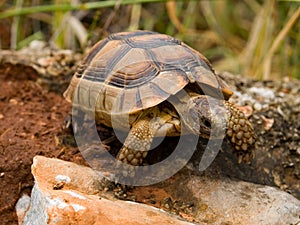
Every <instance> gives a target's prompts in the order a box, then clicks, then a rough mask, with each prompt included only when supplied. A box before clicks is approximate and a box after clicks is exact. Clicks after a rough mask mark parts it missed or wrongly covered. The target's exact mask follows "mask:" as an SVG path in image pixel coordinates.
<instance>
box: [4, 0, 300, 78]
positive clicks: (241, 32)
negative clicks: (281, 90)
mask: <svg viewBox="0 0 300 225" xmlns="http://www.w3.org/2000/svg"><path fill="white" fill-rule="evenodd" d="M299 17H300V1H288V0H286V1H275V0H214V1H204V0H202V1H164V0H114V1H93V2H91V1H80V0H14V1H9V0H0V47H1V48H2V49H5V48H11V49H20V48H22V47H24V46H27V45H28V44H29V43H30V42H31V41H32V40H35V39H38V40H44V41H46V42H48V43H49V44H50V45H51V46H52V47H55V48H68V49H72V50H75V51H83V52H84V51H85V50H86V49H88V47H89V46H91V45H92V44H94V43H95V42H96V41H98V40H99V39H101V38H103V37H105V36H107V35H108V34H110V33H114V32H120V31H127V30H136V29H145V30H153V31H157V32H161V33H166V34H169V35H172V36H174V37H176V38H178V39H180V40H182V41H184V42H186V43H187V44H188V45H190V46H192V47H193V48H195V49H197V50H198V51H200V52H201V53H203V54H204V55H205V56H206V57H207V58H209V59H210V61H211V62H212V64H213V66H214V68H215V69H216V70H219V71H230V72H232V73H234V74H242V75H244V76H250V77H253V78H257V79H279V78H282V77H285V76H288V77H293V78H298V79H300V47H299V46H300V19H299Z"/></svg>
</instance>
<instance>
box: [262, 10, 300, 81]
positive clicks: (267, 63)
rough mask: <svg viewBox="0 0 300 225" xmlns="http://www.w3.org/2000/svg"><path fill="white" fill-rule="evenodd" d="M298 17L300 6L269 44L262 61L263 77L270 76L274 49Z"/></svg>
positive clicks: (267, 77) (299, 15)
mask: <svg viewBox="0 0 300 225" xmlns="http://www.w3.org/2000/svg"><path fill="white" fill-rule="evenodd" d="M299 17H300V7H299V8H298V9H297V11H296V12H295V13H294V14H293V15H292V17H291V18H290V19H289V20H288V22H287V23H286V25H285V26H284V27H283V28H282V30H281V31H280V32H279V34H278V35H277V36H276V38H275V40H274V41H273V43H272V45H271V48H270V49H269V51H268V52H267V54H266V58H265V60H264V63H263V68H264V74H263V78H264V79H269V78H270V71H271V62H272V57H273V55H274V53H275V51H276V50H277V49H278V47H279V45H280V43H281V42H282V41H283V39H284V38H285V37H286V35H287V34H288V32H289V31H290V30H291V28H292V27H293V25H294V24H295V23H296V21H297V20H298V18H299Z"/></svg>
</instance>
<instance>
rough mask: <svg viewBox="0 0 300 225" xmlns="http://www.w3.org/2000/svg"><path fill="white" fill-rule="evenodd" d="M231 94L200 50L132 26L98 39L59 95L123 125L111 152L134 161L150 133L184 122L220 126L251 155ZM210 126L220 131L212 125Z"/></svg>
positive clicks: (190, 126) (244, 122)
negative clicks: (122, 135)
mask: <svg viewBox="0 0 300 225" xmlns="http://www.w3.org/2000/svg"><path fill="white" fill-rule="evenodd" d="M232 94H233V92H232V91H231V90H230V88H229V87H228V85H227V84H226V83H225V81H224V80H222V79H221V77H220V76H218V75H216V73H215V72H214V70H213V68H212V66H211V64H210V62H209V61H208V60H207V59H206V58H205V57H204V56H203V55H202V54H201V53H199V52H197V51H196V50H194V49H192V48H191V47H189V46H188V45H187V44H185V43H183V42H181V41H179V40H177V39H175V38H173V37H171V36H168V35H165V34H160V33H156V32H152V31H134V32H121V33H116V34H111V35H109V36H108V37H107V38H105V39H103V40H101V41H99V42H98V43H96V44H95V45H94V46H93V47H92V48H91V50H90V51H89V53H88V54H87V55H86V57H85V58H84V59H83V61H82V62H81V64H80V65H79V67H78V69H77V71H76V72H75V74H74V76H73V77H72V80H71V82H70V85H69V87H68V88H67V90H66V91H65V93H64V97H65V98H66V100H67V101H69V102H73V106H74V105H75V106H81V107H82V108H83V109H84V110H85V111H87V112H90V111H93V112H94V113H95V114H94V115H95V120H96V122H97V123H100V124H104V125H106V126H109V127H113V128H114V129H120V130H122V129H128V128H129V129H130V131H129V133H128V136H127V138H126V140H125V142H124V143H123V147H122V148H121V150H120V151H119V153H118V155H117V159H118V160H120V161H122V162H125V163H126V164H130V165H133V166H138V165H141V164H142V163H143V160H144V158H145V157H146V156H147V151H148V150H149V149H150V146H151V143H152V142H153V139H154V137H156V136H163V135H167V136H179V135H181V134H182V131H183V129H182V127H183V126H184V127H186V129H185V132H186V133H193V134H196V135H200V136H201V137H204V138H220V137H221V136H222V133H223V132H224V133H225V135H226V137H227V138H228V139H229V140H230V142H231V143H232V145H233V147H234V149H235V152H237V154H238V159H239V162H240V161H246V162H249V160H250V158H251V157H252V155H253V154H252V152H253V151H252V147H251V146H252V145H253V144H254V142H255V134H254V131H253V128H252V126H251V124H250V122H249V121H248V119H247V118H246V116H245V115H244V113H243V112H242V111H240V110H239V109H238V107H236V106H235V105H233V104H232V103H230V102H229V101H228V100H229V98H230V97H231V96H232ZM174 99H175V100H174ZM124 118H127V119H125V122H124ZM222 118H223V119H222ZM212 126H215V127H216V129H215V130H221V131H222V132H214V133H212V132H211V131H212ZM223 136H224V135H223ZM223 136H222V137H223Z"/></svg>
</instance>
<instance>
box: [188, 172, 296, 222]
mask: <svg viewBox="0 0 300 225" xmlns="http://www.w3.org/2000/svg"><path fill="white" fill-rule="evenodd" d="M187 187H188V188H189V189H190V190H191V191H192V194H193V195H194V196H195V197H196V198H197V199H199V200H200V199H201V203H200V207H199V208H200V209H202V210H199V211H198V213H197V215H196V217H197V219H198V221H201V222H203V223H204V224H212V225H218V224H222V223H224V224H245V225H246V224H256V225H265V224H272V225H274V224H278V225H280V224H296V223H297V222H300V217H299V216H300V201H299V200H297V199H296V198H294V197H293V196H292V195H290V194H288V193H286V192H283V191H281V190H280V189H278V188H274V187H269V186H263V185H256V184H252V183H248V182H243V181H232V180H230V179H229V178H222V179H207V177H198V176H195V177H191V178H190V180H189V181H188V184H187Z"/></svg>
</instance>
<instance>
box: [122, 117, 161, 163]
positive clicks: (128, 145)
mask: <svg viewBox="0 0 300 225" xmlns="http://www.w3.org/2000/svg"><path fill="white" fill-rule="evenodd" d="M158 128H159V124H158V123H157V122H156V121H151V119H150V118H149V117H145V118H143V119H141V120H139V121H138V122H136V123H135V124H134V125H133V126H132V128H131V130H130V132H129V134H128V136H127V138H126V140H125V142H124V145H123V147H122V148H121V150H120V152H119V153H118V155H117V159H118V160H120V161H122V162H124V163H127V164H131V165H133V166H138V165H141V164H142V162H143V159H144V158H145V157H146V156H147V153H148V151H149V150H150V146H151V143H152V140H153V138H154V135H155V133H156V132H157V130H158Z"/></svg>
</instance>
